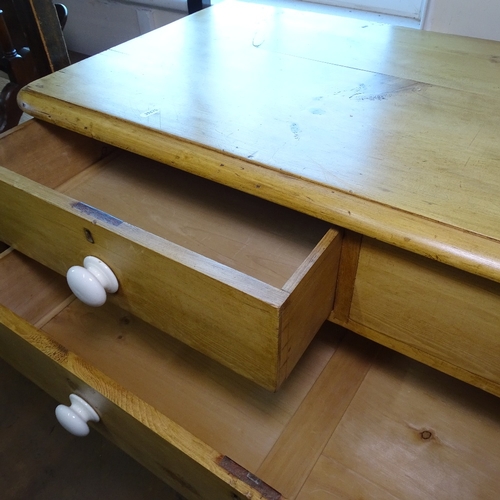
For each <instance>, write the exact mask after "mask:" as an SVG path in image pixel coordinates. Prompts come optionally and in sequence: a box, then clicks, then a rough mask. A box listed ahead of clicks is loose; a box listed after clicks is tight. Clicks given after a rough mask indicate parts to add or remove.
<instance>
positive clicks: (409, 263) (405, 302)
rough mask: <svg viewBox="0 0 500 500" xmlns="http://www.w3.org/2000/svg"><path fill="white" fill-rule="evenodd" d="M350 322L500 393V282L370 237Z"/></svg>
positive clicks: (360, 264) (363, 253)
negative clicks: (491, 280)
mask: <svg viewBox="0 0 500 500" xmlns="http://www.w3.org/2000/svg"><path fill="white" fill-rule="evenodd" d="M349 322H350V325H351V327H353V329H357V330H358V331H360V332H361V333H368V336H370V337H372V338H375V339H377V340H379V341H382V342H383V343H384V344H386V345H389V346H391V347H395V348H397V349H398V350H401V351H403V352H405V353H406V354H408V355H410V356H412V357H415V358H417V359H420V360H422V361H424V362H428V363H429V364H432V365H434V366H436V367H438V368H440V369H442V370H443V371H446V372H448V373H450V374H452V375H454V376H457V377H458V378H461V379H463V380H466V381H468V382H471V383H474V384H475V385H478V386H480V387H482V388H485V389H487V390H489V391H491V392H493V393H496V394H500V363H499V361H498V360H499V359H500V284H497V283H494V282H490V281H488V280H485V279H483V278H480V277H477V276H473V275H470V274H468V273H465V272H463V271H460V270H457V269H454V268H451V267H448V266H445V265H443V264H440V263H438V262H434V261H430V260H428V259H425V258H423V257H420V256H417V255H414V254H411V253H408V252H406V251H403V250H399V249H397V248H394V247H390V246H388V245H386V244H383V243H380V242H377V241H375V240H371V239H369V238H364V239H363V244H362V247H361V252H360V255H359V262H358V270H357V275H356V281H355V286H354V294H353V299H352V305H351V309H350V317H349ZM363 328H368V329H370V330H372V331H373V332H375V333H373V334H370V333H369V332H366V331H363ZM360 329H361V330H360ZM377 332H378V333H379V334H380V335H379V336H377ZM384 337H385V339H384Z"/></svg>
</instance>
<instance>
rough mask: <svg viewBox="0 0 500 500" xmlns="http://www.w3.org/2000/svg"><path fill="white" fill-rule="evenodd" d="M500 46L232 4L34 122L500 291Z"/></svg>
mask: <svg viewBox="0 0 500 500" xmlns="http://www.w3.org/2000/svg"><path fill="white" fill-rule="evenodd" d="M499 82H500V43H497V42H491V41H484V40H477V39H468V38H463V37H456V36H451V35H442V34H436V33H429V32H423V31H419V30H412V29H406V28H398V27H391V26H386V25H381V24H375V23H367V22H362V21H358V20H352V19H345V18H339V17H334V16H328V15H319V14H313V13H307V12H303V11H300V12H298V11H292V10H287V9H282V8H274V7H270V6H263V5H253V4H249V3H239V2H230V1H228V2H224V3H223V4H220V5H217V6H215V7H212V8H210V9H207V10H205V11H203V12H200V13H198V14H196V15H193V16H189V17H188V18H186V19H183V20H181V21H179V22H176V23H173V24H171V25H168V26H166V27H164V28H161V29H159V30H156V31H154V32H151V33H149V34H147V35H144V36H142V37H140V38H137V39H135V40H132V41H130V42H127V43H125V44H122V45H120V46H118V47H116V48H113V49H111V50H108V51H106V52H103V53H102V54H99V55H97V56H95V57H92V58H90V59H88V60H85V61H82V62H80V63H77V64H75V65H73V66H71V67H69V68H66V69H64V70H63V71H60V72H58V73H55V74H53V75H50V76H48V77H46V78H44V79H42V80H39V81H38V82H35V83H32V84H30V85H29V86H28V87H27V88H25V90H24V91H23V92H22V94H21V103H22V105H23V106H24V108H25V110H26V111H27V112H29V113H31V114H33V115H35V116H37V117H39V118H42V119H44V120H48V121H51V122H54V123H56V124H58V125H61V126H63V127H66V128H70V129H72V130H76V131H78V132H80V133H83V134H86V135H91V136H94V137H96V138H98V139H100V140H103V141H105V142H108V143H112V144H115V145H118V146H120V147H123V148H126V149H130V150H132V151H135V152H137V153H139V154H142V155H144V156H149V157H152V158H154V159H157V160H160V161H163V162H165V163H169V164H172V165H173V166H176V167H178V168H181V169H184V170H187V171H191V172H194V173H196V174H198V175H201V176H204V177H207V178H210V179H213V180H216V181H217V182H221V183H223V184H227V185H230V186H232V187H236V188H238V189H240V190H242V191H246V192H249V193H252V194H256V195H258V196H261V197H264V198H267V199H269V200H271V201H274V202H277V203H280V204H283V205H286V206H289V207H292V208H294V209H296V210H300V211H303V212H306V213H310V214H313V215H315V216H317V217H320V218H323V219H325V220H328V221H330V222H333V223H336V224H339V225H341V226H343V227H346V228H349V229H352V230H354V231H357V232H360V233H363V234H367V235H369V236H372V237H375V238H377V239H380V240H382V241H385V242H388V243H391V244H394V245H397V246H400V247H402V248H406V249H408V250H411V251H413V252H417V253H420V254H422V255H425V256H427V257H430V258H433V259H436V260H439V261H442V262H445V263H448V264H451V265H454V266H456V267H459V268H461V269H464V270H466V271H469V272H473V273H476V274H479V275H482V276H485V277H488V278H491V279H494V280H497V281H500V242H499V240H500V214H499V212H500V210H499V204H498V193H499V192H500V176H499V175H498V171H497V170H498V165H499V158H500V141H498V137H499V136H500V122H499V121H498V116H500V99H499V97H500V83H499Z"/></svg>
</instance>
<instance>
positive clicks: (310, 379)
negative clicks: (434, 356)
mask: <svg viewBox="0 0 500 500" xmlns="http://www.w3.org/2000/svg"><path fill="white" fill-rule="evenodd" d="M0 276H2V278H3V279H2V281H0V356H2V357H4V358H5V359H6V360H7V361H8V362H10V363H11V364H12V365H13V366H14V367H15V368H17V369H18V370H19V371H20V372H22V373H24V374H25V375H26V376H28V377H29V378H31V379H32V380H33V381H35V382H36V383H37V384H38V385H40V386H41V387H42V388H43V389H45V390H46V391H47V392H48V393H50V394H51V395H53V396H54V397H55V398H56V399H58V400H59V401H60V402H62V403H64V404H68V395H69V393H77V394H79V395H80V396H82V397H83V398H84V399H85V400H87V401H88V402H89V403H91V405H92V406H94V407H95V409H96V410H97V412H98V413H99V415H100V417H101V420H100V422H98V423H97V424H93V427H94V428H95V429H97V430H99V431H100V432H102V433H103V434H104V435H106V436H107V437H109V438H110V439H111V440H113V441H114V442H116V443H117V444H118V445H119V446H120V447H121V448H123V449H124V450H125V451H126V452H128V453H129V454H130V455H132V456H133V457H135V458H137V459H138V460H139V461H140V462H142V463H143V464H144V465H146V466H147V467H148V468H149V469H151V470H152V471H153V472H154V473H156V474H157V475H158V476H159V477H160V478H162V479H163V480H165V481H166V482H168V483H169V484H171V485H172V486H173V487H174V488H176V489H177V490H178V491H179V492H180V493H181V494H183V495H184V496H185V497H186V498H188V499H213V500H236V499H240V500H244V499H247V500H248V499H253V500H262V499H265V500H278V499H285V498H287V499H296V500H310V499H316V498H318V495H319V494H320V493H321V495H322V496H320V497H321V498H336V497H342V498H373V497H374V496H376V497H377V498H404V499H410V500H411V499H417V498H436V499H448V498H450V497H451V498H459V497H463V498H495V494H496V492H498V491H499V488H500V478H499V476H498V469H499V467H500V449H499V448H498V446H497V443H498V440H499V439H500V422H499V421H498V418H497V416H498V414H500V399H499V398H495V397H493V396H492V395H490V394H487V393H485V392H483V391H479V390H477V389H475V388H473V387H471V386H467V385H465V384H463V383H461V382H459V381H457V380H454V379H452V378H450V377H447V376H446V375H443V374H440V373H438V372H436V371H435V370H432V369H430V368H428V367H426V366H424V365H422V364H420V363H417V362H414V361H411V360H408V359H406V358H404V357H402V356H401V355H399V354H397V353H394V352H391V351H388V350H385V349H383V348H380V347H379V346H377V345H375V344H374V343H372V342H370V341H368V340H367V339H364V338H362V337H360V336H357V335H354V334H351V333H349V332H346V331H345V330H343V329H342V328H339V327H336V326H335V325H331V324H327V325H325V326H324V328H323V329H322V331H321V332H320V334H319V336H317V337H316V338H315V339H314V341H313V342H312V344H311V345H310V347H309V349H308V350H307V351H306V353H305V355H304V357H303V358H302V359H301V361H300V362H299V364H298V366H297V369H296V370H294V372H293V373H292V374H291V376H290V377H289V379H288V380H287V381H286V383H285V384H284V385H283V386H282V388H281V389H280V390H279V391H278V392H276V393H274V394H273V393H269V392H268V391H266V390H265V389H263V388H261V387H259V386H257V385H256V384H254V383H252V382H251V381H248V380H247V379H244V378H242V377H238V376H237V375H235V374H234V373H232V372H230V371H229V370H228V369H226V368H224V367H222V366H221V365H219V364H218V363H215V362H214V361H212V360H210V359H209V358H207V357H205V356H203V355H202V354H200V353H197V352H195V351H194V350H192V349H190V348H189V347H187V346H185V345H184V344H181V343H179V342H177V341H175V340H174V339H171V338H169V337H168V336H165V335H163V334H162V333H161V332H160V331H158V330H156V329H155V328H154V327H152V326H151V325H148V324H147V323H145V322H143V321H141V320H139V319H138V318H136V317H134V316H132V315H130V314H129V313H128V312H126V311H124V310H122V309H120V308H118V307H116V306H114V305H112V304H106V305H105V306H104V307H103V308H100V309H94V308H89V307H87V306H85V305H83V304H81V303H79V302H76V301H74V300H72V298H71V297H68V294H67V292H66V293H65V290H66V288H65V284H64V280H63V278H62V277H60V276H58V275H56V274H55V273H53V272H51V271H50V270H47V269H44V268H43V267H41V266H40V265H39V264H37V263H34V262H32V261H30V260H29V259H26V258H25V257H23V256H20V255H17V254H15V253H14V252H11V253H10V254H9V255H7V256H4V258H3V259H0ZM15 277H18V278H19V279H13V278H15ZM21 278H22V279H21ZM7 283H9V286H7ZM28 295H29V296H31V300H29V301H26V300H22V297H23V296H24V298H26V296H28ZM16 312H17V313H18V314H16ZM21 316H22V317H21ZM34 324H36V325H37V326H38V328H35V326H34ZM54 446H57V443H55V444H54ZM26 452H27V453H29V450H27V451H26ZM485 457H486V459H485Z"/></svg>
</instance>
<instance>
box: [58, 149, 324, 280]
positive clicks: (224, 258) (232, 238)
mask: <svg viewBox="0 0 500 500" xmlns="http://www.w3.org/2000/svg"><path fill="white" fill-rule="evenodd" d="M58 191H61V192H63V193H65V194H67V195H68V196H71V197H72V198H75V199H77V200H80V201H82V202H84V203H86V204H88V205H91V206H93V207H97V208H98V209H99V210H102V211H103V212H106V213H109V214H111V215H113V216H115V217H117V218H119V219H121V220H124V221H126V222H128V223H130V224H133V225H135V226H137V227H140V228H142V229H144V230H146V231H148V232H150V233H153V234H155V235H157V236H160V237H162V238H164V239H166V240H168V241H172V242H174V243H176V244H178V245H180V246H182V247H183V248H188V249H189V250H192V251H194V252H196V253H197V254H200V255H204V256H205V257H208V258H210V259H213V260H215V261H217V262H220V263H221V264H225V265H227V266H229V267H231V268H233V269H237V270H238V271H241V272H243V273H244V274H246V275H249V276H252V277H254V278H257V279H259V280H261V281H263V282H265V283H268V284H270V285H272V286H275V287H277V288H281V287H283V286H284V284H285V283H286V282H287V281H288V280H289V279H290V278H291V277H292V275H293V273H294V272H295V271H296V270H297V268H298V267H299V266H300V265H301V264H302V262H304V261H305V260H306V258H307V256H308V255H309V254H310V253H311V252H312V250H313V249H314V247H315V246H316V244H317V243H318V242H319V241H320V240H321V238H322V237H323V236H324V234H325V233H326V231H327V230H328V227H329V225H328V224H327V223H325V222H324V221H320V220H318V219H313V218H311V217H308V216H306V215H303V214H299V213H297V212H294V211H292V210H289V209H287V208H284V207H281V206H278V205H275V204H273V203H269V202H267V201H265V200H261V199H258V198H256V197H254V196H250V195H247V194H245V193H242V192H240V191H236V190H234V189H231V188H228V187H226V186H222V185H220V184H216V183H214V182H211V181H209V180H207V179H203V178H201V177H197V176H194V175H191V174H189V173H187V172H183V171H181V170H177V169H174V168H171V167H168V166H167V165H163V164H160V163H158V162H155V161H152V160H149V159H147V158H144V157H141V156H138V155H134V154H132V153H127V152H125V151H120V152H116V153H114V154H112V155H110V156H109V157H107V158H105V159H104V160H101V161H100V162H97V163H95V164H94V165H92V166H90V167H88V168H87V169H85V170H84V171H83V172H81V173H80V174H78V175H77V176H75V177H74V178H73V179H71V180H70V181H68V182H67V183H65V184H63V185H62V186H60V187H59V188H58Z"/></svg>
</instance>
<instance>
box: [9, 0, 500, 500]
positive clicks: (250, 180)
mask: <svg viewBox="0 0 500 500" xmlns="http://www.w3.org/2000/svg"><path fill="white" fill-rule="evenodd" d="M200 37H201V39H202V40H203V42H204V43H203V44H202V46H203V50H201V51H199V50H194V47H196V49H198V48H199V47H200V44H199V43H195V42H196V41H197V40H198V39H199V38H200ZM306 39H307V40H309V39H310V43H307V44H304V43H302V42H303V41H304V40H306ZM297 41H299V42H300V43H297ZM160 42H161V43H160ZM160 45H161V46H167V47H169V50H165V51H160V54H155V56H154V57H153V56H152V55H151V54H150V53H149V52H148V48H151V47H152V46H155V47H156V46H160ZM332 47H335V48H337V49H338V50H333V49H331V48H332ZM144 54H146V55H147V57H144V58H143V56H144ZM499 57H500V48H499V45H498V44H493V43H489V42H485V41H479V40H466V39H461V38H453V37H446V36H438V35H435V34H424V33H421V32H418V31H411V30H398V29H393V28H390V27H386V26H382V25H374V24H373V25H372V24H370V25H365V24H363V23H359V22H357V21H352V20H351V21H347V20H339V19H336V18H330V17H328V16H312V15H310V14H305V13H297V12H293V11H288V10H286V9H274V8H272V7H268V6H252V5H250V4H247V3H238V2H224V4H221V5H220V6H217V7H215V8H213V9H209V11H205V12H202V13H200V14H197V15H196V16H192V17H189V18H188V19H186V20H184V21H182V22H181V23H178V24H177V23H176V24H175V25H173V26H172V27H169V28H167V29H166V31H158V32H154V33H151V34H148V35H147V36H145V37H141V38H140V39H138V40H137V41H132V42H130V43H128V44H125V45H123V46H120V47H118V48H115V49H112V50H111V51H108V52H106V53H104V54H101V55H98V56H96V57H95V58H92V59H90V60H88V61H84V62H83V63H82V64H78V65H74V66H72V67H70V68H68V69H67V70H65V71H64V72H60V73H56V74H54V75H52V76H50V77H48V78H46V79H43V80H41V81H38V82H35V83H33V84H32V85H30V86H29V87H27V88H26V89H25V90H24V91H23V92H22V94H21V101H20V102H21V105H22V106H23V107H24V109H25V110H27V111H29V112H30V113H32V114H33V115H35V116H37V117H38V118H40V119H42V120H43V121H44V122H51V123H52V125H49V124H42V123H41V122H32V123H30V124H27V125H25V126H23V127H21V128H19V129H18V130H16V131H13V132H12V133H10V134H7V135H6V136H4V137H3V138H2V139H1V140H0V160H1V161H0V164H1V165H2V167H3V168H2V169H1V171H0V240H3V242H4V244H3V245H2V246H0V249H1V250H2V252H3V253H2V254H1V258H0V276H1V280H0V304H2V306H1V308H0V352H1V355H2V356H3V357H4V358H5V359H6V360H8V361H9V362H10V363H11V364H12V365H13V366H15V367H16V368H17V369H18V370H19V371H21V372H22V373H24V374H26V375H27V376H28V377H29V378H31V379H32V380H34V381H35V382H36V383H38V384H39V385H40V386H41V387H43V388H44V389H45V390H46V391H47V392H49V393H50V394H52V395H53V396H54V397H56V399H58V400H60V401H61V402H67V398H68V394H69V393H75V394H78V395H80V396H82V397H83V398H84V399H85V400H87V401H88V402H89V403H91V405H92V406H93V407H94V408H95V409H96V411H97V413H98V414H99V416H100V417H101V420H100V422H99V423H98V424H96V425H95V428H96V429H99V430H100V431H101V432H102V433H104V434H105V435H106V436H108V437H109V438H110V439H112V440H113V441H114V442H116V443H117V444H119V445H120V446H121V447H122V448H123V449H124V450H125V451H127V452H128V453H129V454H130V455H132V456H134V457H136V458H137V459H138V460H139V461H141V463H143V464H144V465H146V466H147V467H148V468H149V469H151V470H152V471H154V472H155V473H156V474H157V475H158V476H159V477H161V478H162V479H164V480H165V481H167V482H168V483H170V484H171V485H173V486H174V487H175V488H176V489H177V490H179V491H181V492H182V493H183V494H184V495H185V496H186V497H188V498H213V499H225V498H227V499H236V498H240V499H243V498H253V499H258V498H266V499H275V498H293V499H299V500H304V499H316V498H338V497H340V498H345V497H347V498H358V497H375V498H377V497H379V498H388V497H395V498H404V499H407V498H450V497H452V498H458V497H460V496H462V497H466V498H495V495H496V492H497V491H498V490H499V489H500V486H499V483H498V474H497V470H498V467H499V464H500V456H499V452H498V447H497V446H496V443H497V441H498V438H499V434H500V425H499V424H500V423H499V420H498V414H499V413H500V412H499V411H498V410H499V409H500V408H499V400H498V398H496V397H495V395H496V396H499V395H500V364H499V363H498V359H499V356H500V342H499V341H498V339H499V338H500V337H499V336H498V333H499V328H498V324H499V323H500V322H499V319H500V313H499V309H500V308H499V307H498V305H499V300H500V298H499V297H500V290H499V288H498V283H499V282H500V250H499V248H500V231H499V227H500V223H499V221H500V219H499V213H500V210H499V207H498V203H497V198H498V196H497V194H498V190H499V189H500V181H499V178H498V175H496V172H497V166H498V158H499V157H500V156H499V155H500V149H499V147H498V141H497V136H498V133H499V128H498V123H497V122H498V120H497V118H496V117H497V116H498V111H499V110H500V100H499V95H500V94H499V89H498V83H497V82H498V64H497V62H498V58H499ZM450 61H452V62H450ZM351 66H352V67H351ZM450 68H451V69H450ZM298 75H299V76H300V78H298V77H297V76H298ZM166 90H168V92H167V91H166ZM59 127H62V128H59ZM65 129H70V130H72V131H73V132H69V131H67V130H65ZM75 132H76V133H75ZM79 134H82V135H79ZM83 136H86V137H83ZM97 139H98V140H97ZM103 143H106V144H111V145H113V146H115V147H117V148H122V150H121V151H120V150H119V149H116V150H112V149H111V148H110V147H109V146H104V145H103ZM124 150H127V151H129V150H130V151H133V152H135V153H137V154H139V155H140V156H134V155H133V154H131V153H129V152H127V151H124ZM146 158H149V159H146ZM156 161H159V162H160V163H156ZM167 165H171V166H173V167H175V168H177V169H178V170H174V169H172V168H171V167H169V166H167ZM191 174H195V176H192V175H191ZM211 181H215V182H217V183H218V184H220V185H218V184H213V183H212V182H211ZM223 185H225V186H226V187H223ZM233 189H234V190H233ZM266 200H267V201H266ZM270 202H273V203H277V204H278V205H280V206H278V205H276V204H273V203H270ZM284 207H288V208H284ZM305 214H307V215H305ZM310 216H312V217H310ZM9 246H12V248H15V250H11V249H10V248H9ZM89 254H90V255H96V256H97V257H98V258H100V259H102V260H103V261H105V262H107V263H108V264H109V265H110V266H111V267H112V268H113V270H114V271H115V273H116V275H117V277H118V280H119V285H120V287H119V290H118V292H117V293H116V294H110V295H109V298H108V303H107V304H106V305H105V306H103V307H102V308H99V309H93V308H89V307H87V306H84V305H82V304H81V303H79V302H78V301H75V300H74V298H73V296H72V295H71V293H70V292H69V290H68V288H67V285H66V283H65V281H64V278H63V277H62V276H61V275H62V274H64V273H65V272H66V271H67V269H68V268H69V267H70V266H73V265H75V264H81V262H82V259H83V258H84V257H85V256H86V255H89ZM327 318H329V319H330V321H329V322H328V321H327V322H326V323H324V324H323V326H321V325H322V323H323V322H324V320H325V319H327ZM334 323H336V324H334ZM344 328H347V329H348V330H351V331H353V332H356V333H357V334H359V335H355V334H353V333H351V332H349V331H348V330H346V329H344ZM318 329H319V330H320V332H319V334H317V335H316V336H315V333H316V332H317V331H318ZM165 332H168V335H167V334H166V333H165ZM363 337H367V338H368V339H371V340H367V339H366V338H363ZM372 341H375V342H372ZM379 344H382V345H383V346H386V347H390V348H391V349H392V350H393V351H389V350H386V349H385V348H384V347H380V345H379ZM308 346H309V347H308ZM394 351H399V354H398V353H395V352H394ZM400 353H402V354H404V355H407V356H409V357H410V358H413V360H411V359H409V358H406V357H404V356H403V355H402V354H400ZM420 362H423V363H425V365H430V367H433V368H437V369H438V370H440V371H441V372H445V373H447V374H449V375H452V376H453V377H454V378H451V377H448V376H447V375H444V374H443V373H439V372H437V371H435V370H434V369H433V368H429V367H428V366H424V365H423V364H420ZM294 366H295V368H293V367H294ZM457 379H461V380H463V381H465V382H468V383H469V384H472V385H475V386H477V387H479V388H481V389H484V390H485V391H487V392H489V393H491V394H488V393H487V392H483V391H481V390H479V389H477V388H474V387H472V386H471V385H466V384H464V383H463V382H460V381H459V380H457ZM278 387H279V389H278V390H277V391H276V392H272V391H274V390H276V389H277V388H278ZM270 390H271V391H270Z"/></svg>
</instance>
